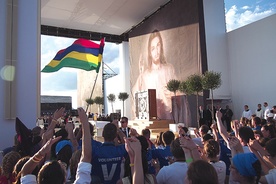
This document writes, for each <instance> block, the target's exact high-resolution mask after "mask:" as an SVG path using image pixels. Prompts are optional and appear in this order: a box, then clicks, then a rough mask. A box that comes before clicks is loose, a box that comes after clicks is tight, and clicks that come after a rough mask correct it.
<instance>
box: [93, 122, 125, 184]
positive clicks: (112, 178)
mask: <svg viewBox="0 0 276 184" xmlns="http://www.w3.org/2000/svg"><path fill="white" fill-rule="evenodd" d="M117 131H120V130H119V129H117V127H116V125H115V124H113V123H108V124H106V125H105V126H104V129H103V134H102V135H103V138H104V143H103V144H102V145H101V146H100V147H98V149H97V150H95V154H94V153H93V159H92V165H93V167H92V174H93V175H95V176H98V177H99V178H100V179H101V183H110V184H111V183H116V182H117V181H118V180H119V179H120V173H121V163H122V160H123V157H126V156H127V152H126V150H125V145H124V144H123V145H119V146H115V144H114V139H115V138H116V137H117Z"/></svg>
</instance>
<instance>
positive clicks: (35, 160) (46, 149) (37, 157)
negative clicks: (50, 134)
mask: <svg viewBox="0 0 276 184" xmlns="http://www.w3.org/2000/svg"><path fill="white" fill-rule="evenodd" d="M60 138H61V136H59V137H57V138H55V139H50V140H48V141H47V143H46V144H45V145H44V146H43V147H42V148H41V149H40V150H39V151H38V152H37V153H36V154H34V156H32V157H31V158H30V159H29V160H28V161H27V162H26V163H25V164H24V166H23V167H22V170H21V171H22V172H21V177H24V176H26V175H28V174H31V173H32V172H33V170H34V169H35V167H36V166H38V165H39V163H40V161H42V160H43V158H44V157H45V156H46V155H47V154H50V151H51V147H52V145H53V144H54V143H56V142H57V141H58V140H60Z"/></svg>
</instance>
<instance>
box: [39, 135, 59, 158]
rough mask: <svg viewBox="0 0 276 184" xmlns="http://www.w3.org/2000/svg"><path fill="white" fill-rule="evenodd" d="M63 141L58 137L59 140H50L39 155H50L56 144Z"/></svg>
mask: <svg viewBox="0 0 276 184" xmlns="http://www.w3.org/2000/svg"><path fill="white" fill-rule="evenodd" d="M60 139H61V136H59V137H57V138H54V139H52V138H50V139H49V140H48V141H47V142H46V144H44V146H43V147H42V148H41V149H40V150H39V151H38V153H39V154H40V155H43V156H44V155H46V154H47V153H49V152H50V151H51V147H52V145H53V144H54V143H56V142H58V141H59V140H60Z"/></svg>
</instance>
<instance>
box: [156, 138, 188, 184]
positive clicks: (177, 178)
mask: <svg viewBox="0 0 276 184" xmlns="http://www.w3.org/2000/svg"><path fill="white" fill-rule="evenodd" d="M171 153H172V155H173V156H174V163H172V164H171V165H168V166H164V167H163V168H162V169H161V170H160V171H159V173H158V174H157V176H156V180H157V183H158V184H166V183H174V184H178V183H179V184H180V183H183V181H184V179H185V177H186V173H187V170H188V166H187V163H186V159H185V154H184V151H183V149H182V148H181V147H180V142H179V138H177V139H175V140H174V141H172V143H171Z"/></svg>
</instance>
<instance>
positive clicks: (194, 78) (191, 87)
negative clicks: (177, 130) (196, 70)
mask: <svg viewBox="0 0 276 184" xmlns="http://www.w3.org/2000/svg"><path fill="white" fill-rule="evenodd" d="M186 87H187V89H188V91H190V92H191V93H193V94H194V93H195V94H196V109H197V111H196V112H197V113H196V115H197V116H196V119H197V123H198V127H199V126H200V125H199V112H198V109H199V104H198V97H199V93H200V92H202V91H203V87H202V76H201V75H198V74H193V75H191V76H189V77H188V79H187V81H186Z"/></svg>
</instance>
